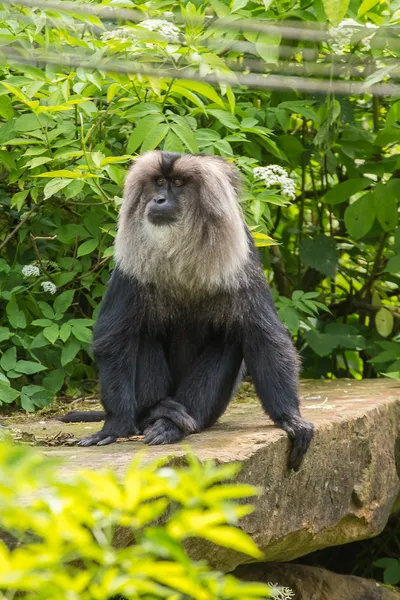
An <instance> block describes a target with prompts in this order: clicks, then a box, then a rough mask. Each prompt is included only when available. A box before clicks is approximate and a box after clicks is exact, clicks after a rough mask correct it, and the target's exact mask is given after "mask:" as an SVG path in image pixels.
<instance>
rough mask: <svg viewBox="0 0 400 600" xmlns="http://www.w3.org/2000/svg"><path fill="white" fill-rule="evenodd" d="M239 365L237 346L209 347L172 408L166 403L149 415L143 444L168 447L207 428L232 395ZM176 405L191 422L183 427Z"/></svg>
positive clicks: (168, 400)
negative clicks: (184, 412)
mask: <svg viewBox="0 0 400 600" xmlns="http://www.w3.org/2000/svg"><path fill="white" fill-rule="evenodd" d="M241 364H242V350H241V348H240V345H239V344H234V343H232V344H228V343H223V342H222V341H216V342H213V343H212V344H210V346H208V348H206V350H205V351H204V352H203V353H202V354H201V356H200V357H199V358H198V360H197V361H196V362H195V363H194V365H193V367H192V368H191V370H190V371H189V373H188V374H187V375H186V377H185V378H184V379H183V381H182V382H181V383H180V385H179V387H178V390H177V392H176V394H175V396H174V399H173V401H172V403H173V404H172V403H171V399H167V400H165V401H162V402H160V403H159V404H158V405H157V406H156V407H154V409H153V410H152V411H151V414H150V417H149V419H148V420H147V423H146V428H145V431H144V435H145V438H144V441H145V442H146V443H147V444H170V443H172V442H174V441H178V440H179V439H182V438H183V437H184V436H185V435H188V434H189V433H193V432H194V431H202V430H203V429H205V428H206V427H210V426H211V425H212V424H213V423H215V421H216V420H217V419H218V417H220V415H221V414H222V413H223V412H224V410H225V409H226V407H227V405H228V403H229V400H230V399H231V397H232V394H233V393H234V391H235V384H236V382H237V379H238V375H239V372H240V367H241ZM176 404H178V405H180V406H181V407H182V408H184V409H185V411H186V413H187V415H189V419H190V420H189V419H186V423H182V414H181V411H178V410H177V409H176V407H175V406H174V405H176ZM171 427H172V430H173V435H171ZM179 432H180V435H179ZM178 435H179V437H178Z"/></svg>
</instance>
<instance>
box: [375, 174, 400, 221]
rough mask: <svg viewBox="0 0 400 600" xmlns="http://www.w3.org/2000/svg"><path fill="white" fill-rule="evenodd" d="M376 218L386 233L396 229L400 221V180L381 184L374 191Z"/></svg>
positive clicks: (391, 180)
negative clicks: (399, 208)
mask: <svg viewBox="0 0 400 600" xmlns="http://www.w3.org/2000/svg"><path fill="white" fill-rule="evenodd" d="M373 197H374V204H375V212H376V218H377V219H378V221H379V223H380V224H381V226H382V229H383V230H384V231H391V230H392V229H395V228H396V226H397V224H398V221H399V213H398V205H399V200H400V179H390V180H389V181H388V182H387V184H386V185H384V184H382V183H379V184H378V185H377V186H376V188H375V190H374V194H373Z"/></svg>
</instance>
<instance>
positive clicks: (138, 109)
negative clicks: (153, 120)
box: [110, 86, 162, 119]
mask: <svg viewBox="0 0 400 600" xmlns="http://www.w3.org/2000/svg"><path fill="white" fill-rule="evenodd" d="M110 87H111V86H110ZM157 113H158V114H161V113H162V110H161V105H160V104H157V103H156V102H140V103H139V104H136V105H135V106H132V107H131V108H129V109H128V110H127V112H126V113H125V116H126V117H134V118H135V119H137V118H140V119H143V118H144V117H147V116H148V115H155V114H157Z"/></svg>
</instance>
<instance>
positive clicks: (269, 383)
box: [243, 306, 314, 471]
mask: <svg viewBox="0 0 400 600" xmlns="http://www.w3.org/2000/svg"><path fill="white" fill-rule="evenodd" d="M258 316H259V320H258V321H257V322H253V323H248V326H247V327H245V330H244V332H243V340H244V343H243V351H244V360H245V363H246V366H247V368H248V370H249V373H250V375H251V377H252V379H253V382H254V386H255V388H256V391H257V394H258V396H259V397H260V399H261V402H262V405H263V407H264V409H265V411H266V412H267V413H268V414H269V416H270V417H271V419H273V421H274V422H275V424H276V425H278V426H279V427H282V429H284V430H285V431H286V432H287V433H288V434H289V437H290V439H291V440H292V449H291V452H290V455H289V468H291V469H293V470H294V471H298V470H299V468H300V464H301V462H302V460H303V457H304V455H305V453H306V451H307V449H308V447H309V445H310V442H311V440H312V437H313V432H314V427H313V425H312V423H310V422H309V421H306V419H304V418H303V417H302V416H301V414H300V402H299V396H298V391H297V386H298V358H297V355H296V351H295V349H294V346H293V343H292V340H291V339H290V337H289V335H288V333H287V331H286V329H285V328H284V326H283V325H282V323H281V322H280V321H279V318H278V316H277V315H276V313H275V311H274V309H273V308H272V307H269V306H267V307H266V310H265V313H264V314H261V315H260V314H259V315H258Z"/></svg>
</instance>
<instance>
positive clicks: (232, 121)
mask: <svg viewBox="0 0 400 600" xmlns="http://www.w3.org/2000/svg"><path fill="white" fill-rule="evenodd" d="M207 112H209V113H210V114H211V115H213V117H215V118H216V119H218V121H219V122H220V123H221V124H222V125H224V127H226V128H227V129H240V123H239V121H238V120H237V118H236V117H235V115H233V114H232V113H230V112H228V111H227V110H220V109H219V108H208V109H207Z"/></svg>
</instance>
